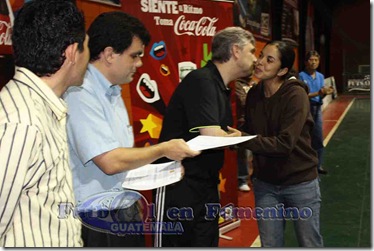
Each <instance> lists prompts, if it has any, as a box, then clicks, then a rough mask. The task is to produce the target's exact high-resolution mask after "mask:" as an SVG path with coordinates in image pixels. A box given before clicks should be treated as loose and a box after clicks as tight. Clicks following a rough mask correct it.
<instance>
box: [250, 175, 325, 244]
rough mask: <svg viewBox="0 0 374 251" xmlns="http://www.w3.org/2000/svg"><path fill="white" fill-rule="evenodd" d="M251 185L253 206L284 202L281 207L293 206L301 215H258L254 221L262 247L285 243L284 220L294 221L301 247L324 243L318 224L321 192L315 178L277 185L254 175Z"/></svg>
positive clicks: (275, 205) (263, 206) (272, 206)
mask: <svg viewBox="0 0 374 251" xmlns="http://www.w3.org/2000/svg"><path fill="white" fill-rule="evenodd" d="M253 186H254V193H255V203H256V208H261V209H262V210H266V209H269V208H280V207H282V206H283V207H284V209H285V210H284V211H286V212H287V210H289V209H293V210H297V211H298V212H299V215H300V217H299V218H297V219H296V218H291V217H288V216H287V214H280V217H273V218H267V219H266V218H265V217H259V218H258V219H257V223H258V228H259V232H260V238H261V245H262V246H263V247H284V244H285V243H284V230H285V226H286V225H285V224H286V221H289V222H293V224H294V228H295V232H296V237H297V240H298V242H299V246H300V247H323V239H322V236H321V234H320V227H319V216H320V207H321V193H320V189H319V182H318V179H314V180H312V181H307V182H303V183H300V184H296V185H290V186H277V185H272V184H269V183H266V182H263V181H260V180H258V179H254V180H253ZM264 212H265V211H264ZM264 215H265V214H264Z"/></svg>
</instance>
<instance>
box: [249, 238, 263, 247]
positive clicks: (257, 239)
mask: <svg viewBox="0 0 374 251" xmlns="http://www.w3.org/2000/svg"><path fill="white" fill-rule="evenodd" d="M260 247H261V240H260V235H257V238H256V239H255V240H254V241H253V243H252V245H251V248H260Z"/></svg>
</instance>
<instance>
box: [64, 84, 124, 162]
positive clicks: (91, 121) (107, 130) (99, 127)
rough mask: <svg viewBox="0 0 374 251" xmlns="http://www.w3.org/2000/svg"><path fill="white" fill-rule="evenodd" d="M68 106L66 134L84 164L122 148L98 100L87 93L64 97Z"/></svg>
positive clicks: (70, 145) (70, 144) (80, 92)
mask: <svg viewBox="0 0 374 251" xmlns="http://www.w3.org/2000/svg"><path fill="white" fill-rule="evenodd" d="M65 101H66V102H67V103H68V107H69V110H68V119H67V132H68V141H69V147H71V148H72V150H73V151H74V152H75V153H76V154H77V156H78V158H79V159H80V160H81V162H82V163H83V164H86V163H87V162H88V161H90V160H91V159H92V158H94V157H96V156H98V155H100V154H102V153H105V152H108V151H111V150H113V149H115V148H118V147H120V143H119V141H118V140H117V139H116V138H115V136H114V133H113V131H112V129H111V127H110V121H108V119H107V118H106V116H105V111H104V110H103V107H102V106H101V105H100V100H99V98H97V97H95V96H94V94H92V93H89V92H88V91H86V90H84V89H83V90H80V91H72V92H69V94H68V95H67V96H65Z"/></svg>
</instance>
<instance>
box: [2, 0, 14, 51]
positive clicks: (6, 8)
mask: <svg viewBox="0 0 374 251" xmlns="http://www.w3.org/2000/svg"><path fill="white" fill-rule="evenodd" d="M13 21H14V17H13V11H12V7H11V5H10V2H9V0H0V55H7V54H12V40H11V33H12V27H13Z"/></svg>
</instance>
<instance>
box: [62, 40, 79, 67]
mask: <svg viewBox="0 0 374 251" xmlns="http://www.w3.org/2000/svg"><path fill="white" fill-rule="evenodd" d="M77 54H78V43H73V44H70V45H69V46H68V47H67V48H66V49H65V57H66V60H67V62H68V63H71V64H75V63H76V61H77Z"/></svg>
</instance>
